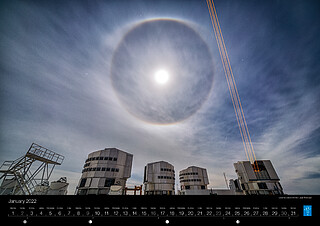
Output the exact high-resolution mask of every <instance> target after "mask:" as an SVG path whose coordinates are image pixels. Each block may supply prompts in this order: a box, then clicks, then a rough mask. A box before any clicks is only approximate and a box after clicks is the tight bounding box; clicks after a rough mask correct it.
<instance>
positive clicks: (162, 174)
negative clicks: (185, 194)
mask: <svg viewBox="0 0 320 226" xmlns="http://www.w3.org/2000/svg"><path fill="white" fill-rule="evenodd" d="M174 181H175V176H174V167H173V165H171V164H170V163H168V162H165V161H159V162H153V163H148V164H147V165H146V166H145V168H144V179H143V182H144V194H145V195H174V193H175V192H174Z"/></svg>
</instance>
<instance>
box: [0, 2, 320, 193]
mask: <svg viewBox="0 0 320 226" xmlns="http://www.w3.org/2000/svg"><path fill="white" fill-rule="evenodd" d="M0 4H1V6H0V53H1V55H0V103H1V108H0V139H1V140H0V141H1V142H0V162H1V163H2V162H4V161H6V160H14V159H17V158H18V157H20V156H22V155H24V154H25V153H26V152H27V150H28V148H29V147H30V145H31V144H32V143H33V142H35V143H38V144H40V145H42V146H44V147H46V148H48V149H50V150H53V151H55V152H57V153H59V154H62V155H64V156H65V160H64V162H63V164H62V165H61V166H57V167H56V169H55V171H54V172H53V175H52V177H51V180H56V179H58V178H59V177H61V176H67V179H68V181H69V183H70V186H69V193H68V194H73V193H74V189H75V187H76V185H77V183H78V181H79V179H80V177H81V171H82V169H83V165H84V163H85V162H84V161H85V159H86V158H87V156H88V154H89V153H91V152H93V151H96V150H101V149H104V148H106V147H116V148H119V149H121V150H124V151H126V152H129V153H131V154H133V156H134V159H133V166H132V174H131V178H130V179H128V181H127V185H129V186H132V185H140V184H142V183H143V169H144V166H145V165H146V164H147V163H150V162H155V161H160V160H163V161H167V162H169V163H171V164H172V165H174V167H175V171H176V174H178V172H179V171H180V170H182V169H185V168H187V167H189V166H192V165H193V166H199V167H203V168H206V169H207V172H208V176H209V182H210V184H209V186H208V187H209V188H226V185H225V181H224V177H223V173H225V174H226V177H227V179H235V178H236V173H235V171H234V167H233V163H235V162H237V161H244V160H246V156H245V151H244V148H243V145H242V140H241V136H240V133H239V128H238V125H237V121H236V117H235V114H234V110H233V106H232V102H231V98H230V95H229V90H228V86H227V83H226V79H225V75H224V71H223V68H222V63H221V59H220V55H219V51H218V48H217V44H216V40H215V37H214V32H213V28H212V25H211V21H210V16H209V11H208V9H207V5H206V1H200V0H199V1H191V0H188V1H185V0H181V1H172V0H170V1H152V0H151V1H135V0H132V1H124V0H123V1H122V0H120V1H119V0H118V1H31V0H27V1H1V3H0ZM215 6H216V10H217V14H218V18H219V22H220V27H221V30H222V34H223V36H224V40H225V44H226V49H227V52H228V54H229V59H230V63H231V67H232V70H233V74H234V77H235V81H236V84H237V88H238V92H239V95H240V98H241V103H242V107H243V111H244V114H245V117H246V121H247V124H248V129H249V131H250V135H251V140H252V143H253V147H254V150H255V154H256V157H257V159H270V160H271V161H272V163H273V166H274V168H275V169H276V171H277V173H278V175H279V177H280V182H281V184H282V187H283V189H284V192H285V193H287V194H320V148H319V147H320V112H319V109H320V76H319V72H320V64H319V63H318V62H319V59H320V42H319V36H320V18H319V17H320V14H319V10H320V4H319V3H318V2H317V1H310V0H308V1H295V0H293V1H289V0H288V1H253V0H252V1H236V0H227V1H219V0H217V1H215ZM159 70H164V71H166V73H167V74H168V81H166V82H165V83H164V84H160V83H159V82H158V83H157V82H156V81H155V79H154V76H155V74H156V73H157V72H158V71H159ZM176 178H179V177H178V175H176ZM178 185H179V184H178V181H176V186H177V187H178Z"/></svg>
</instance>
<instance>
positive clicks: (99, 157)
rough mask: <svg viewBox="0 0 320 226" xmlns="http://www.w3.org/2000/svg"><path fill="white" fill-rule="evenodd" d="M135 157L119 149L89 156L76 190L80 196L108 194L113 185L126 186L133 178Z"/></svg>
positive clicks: (96, 152)
mask: <svg viewBox="0 0 320 226" xmlns="http://www.w3.org/2000/svg"><path fill="white" fill-rule="evenodd" d="M132 160H133V155H132V154H129V153H127V152H124V151H121V150H119V149H117V148H105V149H104V150H100V151H95V152H92V153H91V154H89V155H88V159H87V160H86V161H85V164H84V167H83V170H82V176H81V179H80V181H79V184H78V186H77V189H76V194H78V195H89V194H96V195H98V194H108V193H109V190H110V187H111V186H112V185H118V186H122V191H124V188H125V186H126V181H127V179H128V178H130V176H131V168H132Z"/></svg>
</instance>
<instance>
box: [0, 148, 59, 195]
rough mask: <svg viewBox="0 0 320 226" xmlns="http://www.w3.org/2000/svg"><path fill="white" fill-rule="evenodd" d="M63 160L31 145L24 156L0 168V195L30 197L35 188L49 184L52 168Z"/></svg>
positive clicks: (55, 154) (49, 151)
mask: <svg viewBox="0 0 320 226" xmlns="http://www.w3.org/2000/svg"><path fill="white" fill-rule="evenodd" d="M63 160H64V156H62V155H60V154H57V153H55V152H53V151H51V150H49V149H47V148H45V147H42V146H40V145H38V144H36V143H32V145H31V146H30V148H29V150H28V152H27V153H26V154H25V155H24V156H22V157H20V158H18V159H16V160H14V161H5V162H4V163H3V164H2V166H1V167H0V175H1V176H0V181H2V182H1V186H0V195H8V194H10V195H31V194H32V192H33V190H34V188H35V186H37V185H42V184H48V183H49V182H48V181H49V178H50V176H51V174H52V171H53V169H54V167H55V166H56V165H61V164H62V162H63Z"/></svg>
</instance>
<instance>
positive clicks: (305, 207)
mask: <svg viewBox="0 0 320 226" xmlns="http://www.w3.org/2000/svg"><path fill="white" fill-rule="evenodd" d="M303 216H304V217H311V216H312V206H311V205H303Z"/></svg>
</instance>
